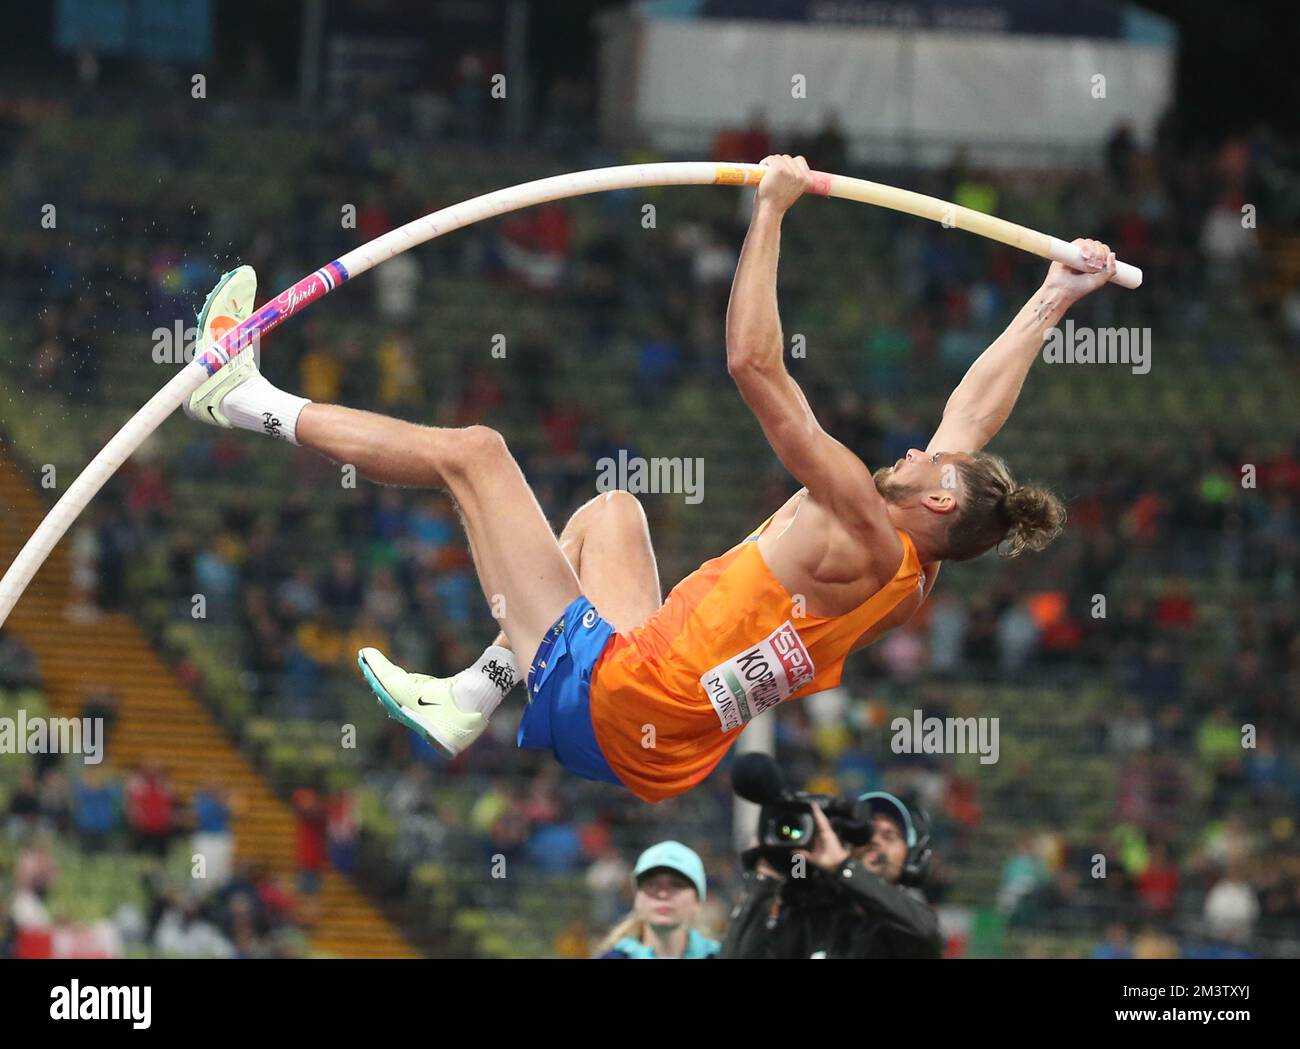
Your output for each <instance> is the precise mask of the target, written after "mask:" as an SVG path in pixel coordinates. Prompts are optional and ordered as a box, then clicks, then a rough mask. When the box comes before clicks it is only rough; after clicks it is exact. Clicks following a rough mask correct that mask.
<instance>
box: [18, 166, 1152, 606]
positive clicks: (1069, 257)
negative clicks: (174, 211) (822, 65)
mask: <svg viewBox="0 0 1300 1049" xmlns="http://www.w3.org/2000/svg"><path fill="white" fill-rule="evenodd" d="M765 170H766V169H765V168H763V167H760V166H759V165H757V164H727V163H715V162H712V161H688V162H682V163H668V164H633V165H627V166H623V167H613V168H596V169H594V170H592V171H578V172H574V173H572V174H568V175H554V176H552V177H550V178H544V179H538V180H537V181H535V182H525V183H522V184H520V185H518V186H511V187H509V188H508V189H499V190H496V191H495V192H492V193H485V194H484V195H483V196H480V197H474V198H473V199H472V200H467V201H464V202H462V203H460V204H455V205H452V206H451V207H449V208H443V209H442V210H441V211H435V212H433V213H432V214H430V215H425V216H424V217H423V218H419V219H416V220H415V221H414V222H408V223H407V224H406V225H405V226H399V227H398V228H397V229H395V230H391V231H389V232H388V233H385V234H383V236H380V237H376V238H375V239H374V240H372V241H370V242H369V243H368V244H363V245H362V246H361V247H359V248H356V249H354V250H352V251H349V252H348V253H347V254H346V255H344V256H342V257H341V258H339V259H338V260H337V261H335V262H331V263H329V264H328V265H326V266H322V267H321V268H320V269H318V270H316V271H315V272H314V273H311V274H309V275H308V276H306V277H304V278H302V280H300V281H298V283H297V284H295V285H293V286H292V287H291V288H289V289H288V290H286V291H284V292H281V293H280V294H279V295H277V296H276V297H275V298H274V299H272V300H270V301H269V302H267V303H266V304H265V305H264V306H263V307H262V308H261V309H260V310H258V311H257V312H256V313H254V314H253V315H252V316H251V317H249V318H248V320H246V321H244V323H243V324H241V325H240V326H239V327H238V328H235V329H233V330H232V331H231V332H229V333H228V334H227V335H225V336H224V337H223V338H222V339H221V341H220V342H218V343H215V344H213V345H212V346H209V347H206V348H205V349H204V351H203V352H201V353H200V354H199V355H197V356H196V357H195V359H194V360H193V361H192V362H191V363H190V364H188V365H186V366H185V368H183V369H182V370H181V371H179V372H177V373H176V375H175V376H173V377H172V379H171V380H170V381H169V382H168V383H167V384H166V385H165V386H164V387H163V388H162V389H161V390H159V391H158V392H157V393H156V394H154V395H153V397H151V398H150V399H149V402H148V403H147V404H146V405H145V406H144V407H143V408H141V409H140V410H139V411H138V412H137V413H136V414H135V415H134V416H132V417H131V419H130V420H129V421H128V422H127V424H126V425H125V426H123V427H122V429H121V430H119V431H118V432H117V434H115V435H114V437H113V439H112V440H111V441H109V442H108V444H107V445H105V446H104V448H103V449H102V450H101V451H100V453H99V454H98V455H96V456H95V458H94V459H92V460H91V462H90V465H89V466H87V467H86V469H85V470H83V471H82V472H81V475H80V476H79V477H78V478H77V479H76V480H75V481H74V482H73V483H72V485H71V487H69V488H68V490H67V491H66V492H64V493H63V497H62V498H61V499H59V501H58V502H57V503H56V504H55V506H54V508H53V509H52V510H51V511H50V512H49V513H48V514H47V515H46V517H45V519H44V520H43V521H42V522H41V523H40V526H39V527H38V528H37V529H36V531H35V532H34V533H32V537H31V538H30V539H29V540H28V541H27V543H26V544H25V545H24V546H23V548H22V550H21V551H19V553H18V556H17V557H16V558H14V562H13V564H12V565H10V566H9V570H8V571H7V572H5V574H4V578H3V579H0V626H3V625H4V623H5V621H6V620H7V619H8V618H9V613H10V612H11V611H13V607H14V605H15V604H17V602H18V599H19V597H21V596H22V594H23V592H24V591H25V590H26V589H27V586H28V584H29V583H31V581H32V578H33V577H34V576H35V575H36V572H37V571H38V570H39V569H40V567H41V565H43V564H44V563H45V559H46V558H47V557H49V556H50V552H51V551H52V550H53V549H54V547H55V546H56V545H57V544H58V542H59V540H60V539H62V538H63V536H64V534H66V532H67V531H68V529H69V528H70V527H71V526H72V522H73V521H75V520H76V519H77V517H78V516H79V515H80V514H81V511H82V510H84V509H85V508H86V505H87V504H88V503H89V502H90V500H91V499H93V498H94V497H95V493H97V492H98V491H99V490H100V489H101V488H102V487H103V486H104V485H105V484H106V483H107V482H108V479H109V478H110V477H112V476H113V474H114V473H116V472H117V469H118V468H119V467H120V466H121V465H122V464H123V463H124V462H126V460H127V459H129V458H130V457H131V456H132V454H134V452H135V450H136V449H137V448H139V447H140V445H141V444H143V443H144V441H145V440H146V439H147V438H148V437H149V435H150V434H152V433H153V432H154V430H156V429H157V428H158V427H159V426H161V425H162V422H163V420H164V419H166V418H167V417H168V416H169V415H171V413H172V412H174V411H175V410H176V409H177V408H178V407H180V406H181V405H182V404H183V403H184V402H185V400H186V398H188V397H189V396H190V394H191V393H193V392H194V391H195V390H196V389H198V387H199V386H200V385H202V383H203V381H204V380H205V379H206V378H207V377H208V376H209V375H211V374H213V373H214V372H215V371H216V370H217V369H218V368H220V367H221V366H222V365H223V364H224V363H225V362H226V361H227V360H229V359H230V357H231V356H232V355H233V354H234V353H236V352H238V350H240V349H242V348H243V347H244V346H246V345H247V344H248V343H249V342H251V341H253V340H254V339H259V338H260V337H261V336H263V335H265V334H267V333H268V332H270V331H272V330H273V329H275V328H277V327H279V326H280V325H281V324H282V323H283V322H284V321H286V320H287V319H288V318H289V317H291V316H293V315H294V314H295V313H297V312H298V311H299V310H301V309H302V308H304V307H305V306H307V305H309V304H310V303H312V302H314V301H315V300H316V299H318V298H320V297H322V296H324V295H327V294H329V292H331V291H333V290H334V289H335V288H337V287H338V286H339V285H340V284H342V283H343V282H344V281H346V280H349V279H351V278H352V277H355V276H357V275H358V274H361V273H365V272H366V270H369V269H372V268H373V267H375V266H378V265H379V264H380V263H381V262H385V261H387V260H388V259H391V258H392V257H393V256H394V255H400V254H401V253H402V252H404V251H408V250H409V249H411V248H414V247H416V246H417V245H420V244H424V243H425V242H426V241H430V240H433V239H434V238H435V237H441V236H442V235H443V234H445V233H450V232H452V231H453V230H458V229H460V228H461V227H462V226H469V225H472V224H473V223H475V222H482V221H483V220H484V219H490V218H494V217H496V216H497V215H504V214H506V213H507V212H511V211H518V210H520V209H521V208H527V207H532V206H534V205H536V204H545V203H547V202H548V201H552V200H563V199H565V198H567V197H580V196H584V195H586V194H589V193H603V192H607V191H609V190H619V189H650V188H654V187H659V186H708V185H723V186H745V185H749V186H753V185H757V184H758V182H759V181H760V180H761V179H762V177H763V173H764V171H765ZM815 176H816V184H815V186H814V190H813V192H815V193H818V194H820V195H823V196H830V197H837V198H840V199H842V200H854V201H858V202H860V203H865V204H875V205H878V206H880V207H886V208H891V209H893V210H895V211H904V212H907V213H908V214H912V215H918V216H921V217H924V218H929V219H933V220H934V221H936V222H942V223H943V224H944V225H946V226H950V227H954V228H957V229H964V230H968V231H969V232H972V233H977V234H979V235H980V236H983V237H988V238H990V239H993V240H997V241H1000V242H1001V243H1004V244H1009V245H1011V246H1013V247H1017V248H1021V249H1023V250H1025V251H1029V252H1032V253H1033V254H1035V255H1039V256H1041V257H1042V258H1046V259H1056V260H1057V261H1060V262H1065V263H1069V264H1071V265H1074V266H1077V267H1078V268H1080V269H1082V268H1083V259H1082V257H1081V256H1080V254H1079V252H1078V250H1077V249H1076V248H1074V247H1073V246H1072V245H1070V244H1067V243H1065V242H1064V241H1060V240H1057V239H1056V238H1055V237H1049V236H1047V235H1046V234H1043V233H1037V232H1035V231H1034V230H1031V229H1026V228H1025V227H1024V226H1017V225H1015V224H1014V223H1011V222H1006V221H1004V220H1003V219H999V218H995V217H993V216H992V215H984V214H982V213H980V212H977V211H971V210H969V209H968V208H963V207H960V206H958V205H956V204H950V203H948V202H946V201H942V200H939V199H937V198H935V197H927V196H925V195H923V194H920V193H912V192H909V191H908V190H902V189H897V188H895V187H893V186H885V185H881V184H880V183H876V182H867V181H865V180H864V179H855V178H846V177H844V176H842V175H832V174H828V173H825V172H816V173H815ZM1114 282H1115V283H1117V284H1120V285H1122V286H1123V287H1128V288H1136V287H1137V286H1138V285H1139V284H1140V283H1141V282H1142V271H1141V270H1138V269H1136V268H1135V267H1133V266H1129V265H1128V264H1127V263H1120V272H1119V273H1117V274H1116V276H1115V281H1114Z"/></svg>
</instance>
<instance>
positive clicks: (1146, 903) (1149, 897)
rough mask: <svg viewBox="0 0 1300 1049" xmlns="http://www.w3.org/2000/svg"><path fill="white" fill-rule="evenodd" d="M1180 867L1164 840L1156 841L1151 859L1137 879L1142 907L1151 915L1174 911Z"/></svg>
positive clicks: (1152, 848)
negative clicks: (1170, 855)
mask: <svg viewBox="0 0 1300 1049" xmlns="http://www.w3.org/2000/svg"><path fill="white" fill-rule="evenodd" d="M1179 884H1180V882H1179V877H1178V868H1177V867H1176V866H1174V864H1173V862H1172V861H1171V860H1170V859H1169V850H1168V848H1167V847H1166V846H1165V844H1164V842H1156V843H1155V844H1154V845H1152V847H1151V859H1150V861H1149V862H1148V863H1147V867H1146V870H1144V871H1143V872H1142V873H1141V874H1140V875H1139V876H1138V879H1137V891H1138V896H1139V897H1140V898H1141V900H1142V908H1143V910H1145V911H1146V912H1147V913H1148V914H1151V915H1157V916H1158V915H1164V914H1170V913H1172V911H1173V909H1174V904H1175V903H1176V902H1177V901H1178V888H1179Z"/></svg>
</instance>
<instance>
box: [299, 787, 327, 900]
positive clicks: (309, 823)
mask: <svg viewBox="0 0 1300 1049" xmlns="http://www.w3.org/2000/svg"><path fill="white" fill-rule="evenodd" d="M293 808H294V812H295V813H296V815H297V818H298V826H297V835H296V839H297V840H296V843H295V848H294V856H295V860H296V863H297V867H298V892H299V893H300V894H301V895H302V896H303V898H304V901H306V902H308V903H312V902H314V901H315V900H316V898H317V897H318V896H319V895H320V890H321V879H322V878H323V877H324V875H325V871H326V870H328V869H329V851H328V845H327V841H326V838H327V830H328V825H329V812H328V810H327V809H326V806H325V802H324V800H323V799H322V798H321V796H320V794H319V793H317V792H316V791H315V790H313V789H312V788H310V787H299V788H298V789H297V790H295V791H294V792H293Z"/></svg>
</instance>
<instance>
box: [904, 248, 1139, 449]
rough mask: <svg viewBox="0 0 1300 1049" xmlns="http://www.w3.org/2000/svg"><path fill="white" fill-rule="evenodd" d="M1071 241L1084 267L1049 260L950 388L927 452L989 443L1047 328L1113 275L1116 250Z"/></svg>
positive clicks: (1013, 401) (1004, 418)
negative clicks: (1033, 288)
mask: <svg viewBox="0 0 1300 1049" xmlns="http://www.w3.org/2000/svg"><path fill="white" fill-rule="evenodd" d="M1074 243H1075V245H1076V246H1077V247H1078V248H1079V250H1081V251H1082V252H1083V258H1084V262H1086V263H1087V265H1088V268H1087V270H1085V271H1082V272H1081V271H1078V270H1073V269H1070V268H1069V267H1068V266H1065V265H1062V264H1061V263H1059V262H1054V263H1052V267H1051V269H1049V270H1048V271H1047V279H1046V280H1045V281H1043V286H1042V287H1041V288H1039V289H1038V291H1037V292H1036V293H1035V294H1034V295H1033V296H1032V297H1031V298H1030V299H1029V301H1028V302H1026V303H1025V304H1024V306H1023V307H1021V310H1020V312H1019V313H1017V314H1016V318H1015V320H1013V321H1012V322H1011V324H1010V325H1008V327H1007V330H1006V331H1004V332H1003V333H1002V334H1001V335H999V336H998V337H997V339H996V340H995V341H994V342H993V343H992V345H990V346H989V348H988V349H987V350H985V351H984V352H983V353H982V354H980V356H979V358H978V359H977V360H976V361H975V363H974V364H972V365H971V366H970V370H969V371H967V372H966V377H965V378H963V379H962V381H961V382H960V383H959V384H958V386H957V388H956V389H955V390H953V392H952V396H951V397H949V398H948V404H947V405H946V406H945V408H944V411H943V420H942V422H940V423H939V429H937V430H936V431H935V433H934V436H933V437H932V438H930V443H929V445H928V446H927V447H926V451H927V452H931V453H933V452H977V451H979V450H980V449H981V448H983V447H984V446H985V445H986V444H988V442H989V441H991V440H992V439H993V437H994V435H996V434H997V432H998V431H999V430H1001V429H1002V425H1003V423H1005V422H1006V421H1007V419H1008V418H1009V417H1010V415H1011V409H1012V408H1014V407H1015V404H1016V400H1017V398H1019V396H1020V389H1021V387H1022V386H1023V385H1024V382H1025V376H1026V375H1027V374H1028V373H1029V366H1030V365H1031V364H1033V363H1034V359H1035V358H1036V357H1037V356H1038V352H1039V350H1041V349H1042V348H1043V339H1045V338H1046V337H1047V333H1048V331H1049V330H1051V329H1052V328H1054V327H1055V326H1056V325H1057V324H1059V323H1060V322H1061V318H1062V317H1064V316H1065V311H1066V310H1068V309H1069V308H1070V307H1071V306H1072V305H1074V303H1076V302H1078V301H1079V299H1081V298H1083V297H1084V296H1085V295H1087V294H1088V293H1089V292H1091V291H1094V290H1095V289H1097V288H1100V287H1101V286H1102V285H1103V284H1105V283H1106V282H1107V281H1108V280H1110V279H1111V277H1113V276H1114V275H1115V253H1114V252H1113V251H1111V250H1110V248H1109V247H1107V246H1106V245H1105V244H1102V243H1101V242H1099V241H1095V240H1076V241H1075V242H1074Z"/></svg>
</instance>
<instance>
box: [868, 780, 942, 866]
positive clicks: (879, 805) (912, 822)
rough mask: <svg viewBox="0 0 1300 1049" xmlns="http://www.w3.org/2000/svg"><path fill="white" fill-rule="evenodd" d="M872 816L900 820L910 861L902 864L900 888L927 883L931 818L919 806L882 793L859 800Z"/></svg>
mask: <svg viewBox="0 0 1300 1049" xmlns="http://www.w3.org/2000/svg"><path fill="white" fill-rule="evenodd" d="M858 801H859V802H866V803H867V805H868V806H869V808H870V810H871V811H872V812H877V811H878V812H881V814H882V815H886V816H890V817H891V818H899V817H901V821H902V824H903V834H904V837H905V838H906V839H907V859H905V860H904V861H903V872H902V874H901V875H900V876H899V879H898V882H899V884H900V885H907V886H917V885H922V884H924V883H925V879H926V878H927V877H928V876H929V874H930V857H931V855H933V850H932V849H931V848H930V814H929V813H928V812H926V811H925V809H923V808H921V807H920V806H919V805H908V804H907V803H905V802H904V801H902V800H901V799H900V798H897V797H895V796H894V795H893V794H889V793H887V792H886V791H883V790H873V791H868V792H867V793H866V794H861V795H859V796H858Z"/></svg>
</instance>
